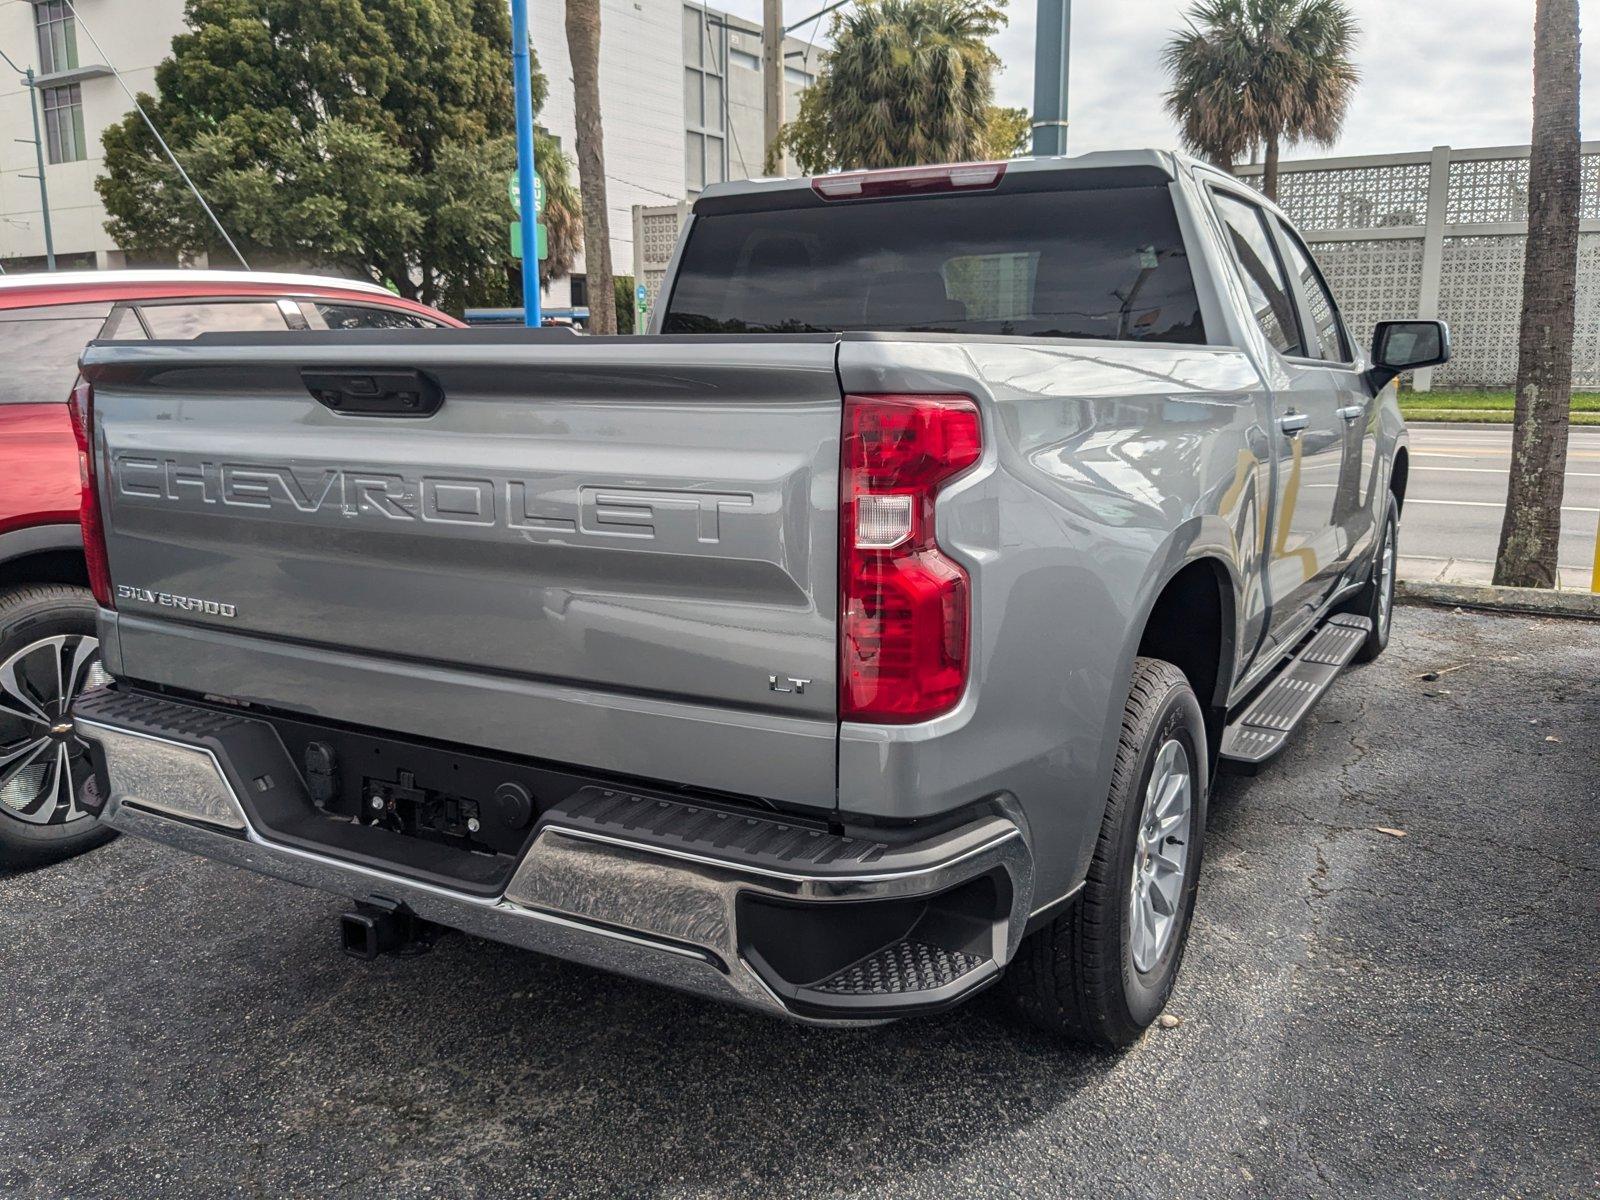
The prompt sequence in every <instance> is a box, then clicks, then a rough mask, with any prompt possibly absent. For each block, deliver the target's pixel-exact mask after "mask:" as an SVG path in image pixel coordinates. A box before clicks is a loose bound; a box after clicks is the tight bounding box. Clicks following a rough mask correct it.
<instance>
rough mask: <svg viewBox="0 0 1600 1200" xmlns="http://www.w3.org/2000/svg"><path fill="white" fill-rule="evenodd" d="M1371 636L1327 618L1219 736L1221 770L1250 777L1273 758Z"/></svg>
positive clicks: (1353, 619) (1344, 620)
mask: <svg viewBox="0 0 1600 1200" xmlns="http://www.w3.org/2000/svg"><path fill="white" fill-rule="evenodd" d="M1371 632H1372V622H1371V621H1370V620H1368V619H1367V618H1366V617H1358V616H1354V615H1351V614H1349V613H1341V614H1339V615H1338V616H1335V617H1332V618H1330V619H1329V620H1328V623H1327V624H1325V625H1324V626H1323V627H1322V628H1321V629H1319V630H1317V632H1316V633H1315V634H1314V635H1313V636H1312V638H1311V640H1310V641H1308V642H1307V643H1306V644H1305V646H1304V647H1303V648H1302V649H1301V651H1300V653H1299V654H1297V655H1295V657H1293V658H1292V659H1290V660H1289V662H1288V663H1287V664H1286V665H1285V666H1284V667H1283V669H1282V670H1280V671H1279V672H1278V673H1277V675H1275V676H1273V678H1272V681H1271V682H1270V683H1268V684H1267V686H1266V687H1264V688H1262V689H1261V691H1260V692H1259V693H1258V694H1257V695H1256V698H1255V699H1254V700H1252V701H1250V703H1249V704H1248V705H1246V706H1245V708H1244V711H1243V712H1242V713H1240V714H1239V715H1238V716H1237V717H1235V718H1234V719H1233V721H1232V722H1230V723H1229V725H1228V728H1227V729H1226V730H1224V731H1223V734H1222V754H1221V758H1222V767H1223V769H1224V770H1227V771H1229V772H1230V773H1232V774H1237V775H1253V774H1255V772H1256V771H1257V770H1258V769H1259V768H1260V767H1261V765H1262V764H1263V763H1265V762H1267V761H1268V760H1269V759H1272V758H1275V757H1276V756H1277V755H1278V754H1279V753H1280V752H1281V751H1282V750H1283V748H1284V747H1285V746H1287V745H1288V744H1289V737H1290V735H1291V734H1293V733H1294V731H1295V729H1296V728H1297V727H1298V726H1299V724H1300V722H1301V721H1302V720H1304V719H1305V715H1306V713H1308V712H1310V711H1311V706H1312V705H1313V704H1315V703H1316V702H1317V701H1318V700H1320V699H1322V695H1323V693H1324V692H1326V691H1327V690H1328V689H1329V688H1330V687H1332V686H1333V681H1334V680H1335V679H1337V678H1339V672H1340V671H1342V670H1344V668H1345V666H1346V665H1347V664H1348V663H1349V662H1350V660H1351V659H1352V658H1354V657H1355V655H1356V651H1357V650H1359V649H1361V643H1362V642H1364V641H1366V640H1367V634H1369V633H1371Z"/></svg>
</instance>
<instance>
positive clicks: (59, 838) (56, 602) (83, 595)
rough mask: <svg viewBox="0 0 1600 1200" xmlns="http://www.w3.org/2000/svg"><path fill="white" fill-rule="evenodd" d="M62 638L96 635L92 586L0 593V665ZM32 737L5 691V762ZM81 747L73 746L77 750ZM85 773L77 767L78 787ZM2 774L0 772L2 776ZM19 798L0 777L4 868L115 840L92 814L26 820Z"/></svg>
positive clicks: (0, 743) (0, 710)
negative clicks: (41, 643)
mask: <svg viewBox="0 0 1600 1200" xmlns="http://www.w3.org/2000/svg"><path fill="white" fill-rule="evenodd" d="M60 635H67V636H69V637H91V638H92V637H94V636H95V603H94V597H93V596H91V595H90V594H89V591H88V589H87V588H81V587H71V586H68V585H65V584H34V585H29V586H25V587H20V588H13V589H10V590H8V591H5V592H0V666H3V665H4V664H5V663H7V662H8V661H10V660H11V658H12V657H13V656H14V655H16V654H17V653H18V652H19V651H21V650H22V649H23V648H25V647H27V646H30V645H33V644H35V643H38V642H39V641H41V640H42V639H45V638H53V637H57V636H60ZM29 736H36V734H34V733H33V726H32V725H31V724H24V723H22V722H21V721H20V720H19V719H18V717H17V715H16V709H14V708H12V707H9V706H7V704H6V702H5V700H4V693H3V692H0V759H4V757H5V751H6V747H7V746H8V745H10V746H21V745H23V744H24V741H23V740H22V739H24V738H27V737H29ZM78 745H80V744H78V743H74V747H76V746H78ZM74 753H75V754H76V749H75V750H74ZM77 766H78V764H77V763H75V767H77ZM84 773H86V772H81V773H80V771H79V770H77V769H75V771H74V777H75V778H76V779H77V781H78V782H79V783H81V780H82V774H84ZM3 774H4V773H3V772H0V777H3ZM15 800H16V796H9V798H8V793H7V791H6V787H5V781H4V780H3V778H0V866H3V867H25V866H37V865H39V864H42V863H48V862H55V861H57V860H59V859H63V858H70V857H71V856H72V855H75V854H82V853H83V852H84V851H86V850H92V849H94V848H95V847H96V846H100V845H103V844H104V843H106V842H108V841H110V840H111V838H112V837H113V836H114V831H113V830H111V829H110V828H108V827H106V826H104V825H102V824H100V822H98V821H97V820H95V819H94V818H93V817H90V816H80V817H78V818H76V819H73V820H70V821H67V822H65V823H62V824H36V823H33V822H31V821H26V820H24V819H23V818H22V817H21V816H20V815H19V812H18V810H17V808H16V807H14V805H13V801H15Z"/></svg>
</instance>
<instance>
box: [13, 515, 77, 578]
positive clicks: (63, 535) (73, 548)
mask: <svg viewBox="0 0 1600 1200" xmlns="http://www.w3.org/2000/svg"><path fill="white" fill-rule="evenodd" d="M26 583H65V584H75V585H77V586H78V587H88V586H89V569H88V566H87V565H86V564H85V562H84V557H83V534H82V533H81V532H80V531H79V529H78V526H77V525H75V524H72V525H68V524H53V525H30V526H28V527H27V528H25V529H13V530H11V531H10V532H9V533H4V534H0V587H16V586H18V585H21V584H26Z"/></svg>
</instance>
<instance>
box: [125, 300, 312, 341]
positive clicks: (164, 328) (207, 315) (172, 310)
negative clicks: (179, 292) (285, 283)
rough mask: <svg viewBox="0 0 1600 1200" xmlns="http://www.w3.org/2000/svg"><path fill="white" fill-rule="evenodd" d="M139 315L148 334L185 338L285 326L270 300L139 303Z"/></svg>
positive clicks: (286, 327)
mask: <svg viewBox="0 0 1600 1200" xmlns="http://www.w3.org/2000/svg"><path fill="white" fill-rule="evenodd" d="M139 315H140V316H142V317H143V318H144V323H145V324H146V325H147V326H149V328H150V336H151V337H153V338H160V339H162V340H163V341H187V340H188V339H189V338H194V337H199V336H200V335H201V334H202V333H257V332H270V331H282V330H285V329H288V328H289V324H288V322H287V321H285V320H284V316H283V313H282V312H280V311H279V309H278V305H277V302H276V301H274V300H231V301H229V300H211V301H193V300H186V301H183V302H182V303H179V304H141V305H140V306H139Z"/></svg>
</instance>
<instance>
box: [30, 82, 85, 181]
mask: <svg viewBox="0 0 1600 1200" xmlns="http://www.w3.org/2000/svg"><path fill="white" fill-rule="evenodd" d="M39 92H40V95H41V97H42V98H43V100H44V129H45V141H46V143H47V145H48V146H49V150H50V161H51V162H53V163H69V162H82V161H83V160H84V159H85V158H87V157H88V156H89V155H88V148H87V146H88V143H87V140H86V139H85V138H84V136H83V89H82V88H81V87H80V86H79V85H78V84H76V83H69V84H67V86H66V87H54V88H40V89H39Z"/></svg>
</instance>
